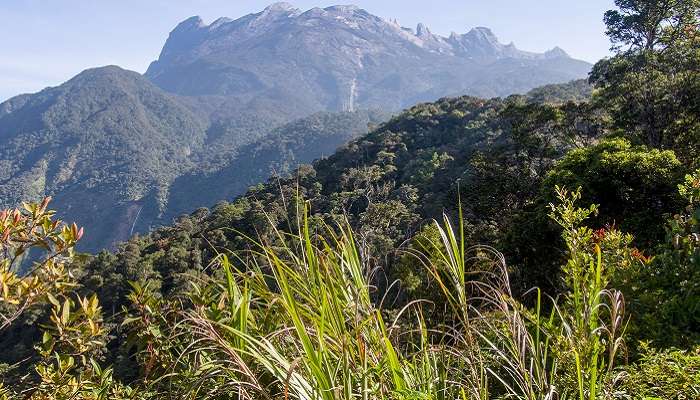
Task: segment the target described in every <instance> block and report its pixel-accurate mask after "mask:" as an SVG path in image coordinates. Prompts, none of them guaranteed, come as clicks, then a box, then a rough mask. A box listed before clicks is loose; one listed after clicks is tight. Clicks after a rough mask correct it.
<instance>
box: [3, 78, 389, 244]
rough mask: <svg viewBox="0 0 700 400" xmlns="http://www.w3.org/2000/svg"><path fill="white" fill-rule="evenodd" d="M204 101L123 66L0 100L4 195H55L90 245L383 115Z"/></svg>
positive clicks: (125, 234)
mask: <svg viewBox="0 0 700 400" xmlns="http://www.w3.org/2000/svg"><path fill="white" fill-rule="evenodd" d="M202 102H203V100H202V99H191V98H183V97H180V96H176V95H172V94H168V93H166V92H164V91H162V90H161V89H159V88H158V87H156V86H155V85H153V84H152V83H151V82H149V81H148V80H147V79H145V78H144V77H143V76H141V75H139V74H137V73H134V72H131V71H125V70H122V69H120V68H118V67H104V68H98V69H93V70H87V71H85V72H83V73H81V74H80V75H78V76H76V77H75V78H73V79H72V80H70V81H68V82H66V83H65V84H63V85H61V86H59V87H55V88H49V89H46V90H44V91H42V92H40V93H37V94H34V95H24V96H20V97H16V98H13V99H10V100H9V101H7V102H5V103H2V104H0V202H1V203H2V205H3V206H15V205H17V204H18V202H20V201H23V200H37V199H40V198H42V197H43V196H47V195H51V196H53V197H54V205H55V206H56V207H57V209H59V210H61V212H62V214H61V218H64V219H67V220H74V221H76V222H77V223H79V224H80V225H83V226H85V228H86V231H87V232H88V233H89V235H88V238H87V240H86V241H84V243H83V244H82V247H81V249H80V250H82V251H97V250H100V249H102V248H109V247H112V246H114V245H115V244H116V243H118V242H121V241H124V240H126V239H128V238H129V237H130V236H131V235H132V234H134V233H144V232H148V231H149V230H150V229H152V228H153V227H155V226H159V225H161V224H167V223H169V222H171V221H172V218H174V217H177V216H179V215H180V214H182V213H189V212H191V211H193V210H195V209H196V208H197V207H200V206H202V205H211V204H214V203H216V202H217V201H219V200H221V199H224V198H231V197H234V196H237V195H240V194H242V193H243V192H245V190H246V189H247V188H248V187H249V186H251V185H253V184H255V183H258V182H260V181H264V180H266V179H267V178H268V177H269V176H270V174H271V173H272V172H273V171H278V172H280V173H284V172H286V171H287V170H290V169H293V168H295V167H296V166H297V165H298V164H299V163H304V162H311V161H313V160H314V159H316V158H318V157H320V156H322V155H324V154H331V153H333V151H334V150H335V149H336V148H337V147H339V146H341V145H342V144H344V143H345V142H347V141H348V140H350V139H351V138H353V137H355V136H357V135H360V134H364V133H366V132H367V129H368V128H367V127H368V124H370V123H378V122H381V121H382V120H383V119H384V118H386V117H385V116H383V115H381V114H377V113H369V112H364V111H359V112H354V113H340V114H335V113H324V114H319V115H313V116H310V117H308V118H306V119H300V120H296V121H293V122H290V123H288V124H282V123H281V122H280V121H284V120H285V119H272V118H267V117H265V116H255V115H249V116H248V118H246V117H245V114H242V115H239V116H238V117H237V118H231V119H224V118H221V119H212V117H210V115H211V113H210V111H209V110H208V109H206V107H203V106H202Z"/></svg>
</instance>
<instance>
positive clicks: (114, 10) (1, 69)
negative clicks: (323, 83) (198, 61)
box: [0, 0, 613, 101]
mask: <svg viewBox="0 0 700 400" xmlns="http://www.w3.org/2000/svg"><path fill="white" fill-rule="evenodd" d="M272 2H273V0H267V1H261V0H0V101H4V100H6V99H8V98H10V97H12V96H15V95H18V94H21V93H33V92H37V91H39V90H41V89H43V88H45V87H47V86H57V85H59V84H61V83H63V82H65V81H66V80H68V79H70V78H71V77H72V76H74V75H76V74H78V73H79V72H80V71H82V70H84V69H87V68H92V67H99V66H104V65H111V64H114V65H119V66H121V67H122V68H126V69H130V70H134V71H137V72H140V73H143V72H145V71H146V69H147V68H148V65H149V63H150V62H151V61H153V60H155V59H157V58H158V54H159V53H160V50H161V48H162V47H163V44H164V43H165V40H166V39H167V37H168V33H169V32H170V31H171V30H172V29H173V28H174V27H175V26H176V25H177V24H178V23H179V22H181V21H182V20H184V19H186V18H188V17H191V16H193V15H199V16H201V17H202V18H203V19H204V21H205V22H207V23H210V22H212V21H213V20H215V19H217V18H219V17H229V18H238V17H241V16H243V15H246V14H249V13H254V12H259V11H261V10H262V9H263V8H265V7H266V6H267V5H269V4H270V3H272ZM289 2H290V3H292V4H294V5H295V6H297V7H298V8H301V9H304V10H306V9H310V8H313V7H326V6H330V5H334V4H339V3H340V4H348V3H350V4H355V5H358V6H360V7H362V8H364V9H366V10H367V11H369V12H371V13H373V14H375V15H378V16H380V17H384V18H387V19H394V18H396V19H397V20H398V21H399V23H400V24H401V25H403V26H407V27H412V28H415V26H416V25H417V24H418V23H419V22H422V23H424V24H426V25H427V26H428V27H429V28H430V29H431V31H432V32H433V33H437V34H441V35H444V36H447V35H449V34H450V32H452V31H454V32H458V33H464V32H467V31H468V30H469V29H471V28H472V27H475V26H486V27H489V28H491V29H492V30H493V31H494V33H495V34H496V35H497V36H498V37H499V39H500V40H501V42H503V43H509V42H511V41H512V42H515V44H516V45H517V46H518V47H519V48H520V49H522V50H529V51H539V52H541V51H545V50H548V49H551V48H552V47H554V46H560V47H562V48H563V49H564V50H566V51H567V52H568V53H569V54H571V55H572V56H573V57H575V58H578V59H582V60H586V61H589V62H595V61H597V60H599V59H600V58H602V57H605V56H606V55H608V54H609V53H608V49H609V47H610V44H609V42H608V40H607V38H606V37H605V35H604V31H605V28H604V26H603V23H602V19H603V13H604V12H605V11H606V10H608V9H611V8H613V0H354V1H353V0H336V1H322V0H289Z"/></svg>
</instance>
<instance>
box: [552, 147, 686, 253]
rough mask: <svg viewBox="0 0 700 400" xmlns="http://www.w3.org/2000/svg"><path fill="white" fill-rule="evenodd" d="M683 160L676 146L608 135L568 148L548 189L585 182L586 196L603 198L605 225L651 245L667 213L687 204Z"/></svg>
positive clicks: (593, 199)
mask: <svg viewBox="0 0 700 400" xmlns="http://www.w3.org/2000/svg"><path fill="white" fill-rule="evenodd" d="M681 172H682V164H681V163H680V161H678V159H677V158H676V156H675V154H674V153H673V152H672V151H660V150H655V149H649V148H647V147H645V146H632V145H631V144H630V143H629V142H628V141H626V140H624V139H614V140H605V141H603V142H601V143H599V144H597V145H595V146H590V147H586V148H583V149H577V150H574V151H572V152H570V153H568V154H567V155H566V156H565V157H563V158H562V159H561V160H560V161H558V162H557V164H556V165H555V166H554V167H553V168H552V169H551V170H550V171H549V172H548V174H547V178H546V179H545V181H544V183H543V190H544V191H545V193H544V194H545V195H546V194H547V193H549V191H551V188H553V187H555V186H557V185H559V186H566V187H579V186H580V187H582V188H583V193H585V197H584V201H585V202H587V203H594V204H600V206H601V208H600V214H599V219H598V221H599V225H601V226H604V225H609V226H618V227H620V228H621V229H622V230H624V231H625V232H630V233H632V234H633V235H634V236H635V238H636V242H637V243H638V244H639V245H641V246H643V247H645V248H648V247H649V246H650V245H653V244H655V243H658V242H660V241H662V240H663V236H664V234H663V229H662V226H663V222H664V218H665V215H668V214H671V213H673V212H675V211H676V210H678V209H679V208H680V206H681V201H680V198H679V197H678V195H677V190H676V187H675V185H676V182H678V181H679V180H680V177H681V176H682V175H681Z"/></svg>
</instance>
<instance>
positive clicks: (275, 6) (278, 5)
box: [264, 1, 297, 12]
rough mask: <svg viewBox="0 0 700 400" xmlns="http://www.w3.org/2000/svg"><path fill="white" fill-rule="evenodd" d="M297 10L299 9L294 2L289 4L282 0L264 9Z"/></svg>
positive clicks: (278, 10) (270, 10) (268, 10)
mask: <svg viewBox="0 0 700 400" xmlns="http://www.w3.org/2000/svg"><path fill="white" fill-rule="evenodd" d="M296 10H297V8H296V7H294V6H293V5H292V4H289V3H287V2H284V1H280V2H278V3H273V4H270V5H269V6H267V7H266V8H265V10H264V11H267V12H286V11H296Z"/></svg>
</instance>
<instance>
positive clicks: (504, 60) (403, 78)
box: [0, 3, 591, 251]
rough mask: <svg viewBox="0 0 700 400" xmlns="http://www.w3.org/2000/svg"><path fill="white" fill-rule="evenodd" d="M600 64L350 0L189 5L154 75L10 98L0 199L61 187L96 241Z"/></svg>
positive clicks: (1, 147) (104, 76)
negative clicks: (382, 132)
mask: <svg viewBox="0 0 700 400" xmlns="http://www.w3.org/2000/svg"><path fill="white" fill-rule="evenodd" d="M590 67H591V66H590V64H588V63H585V62H583V61H578V60H574V59H572V58H571V57H569V56H568V55H567V54H566V53H565V52H564V51H563V50H561V49H558V48H555V49H553V50H551V51H549V52H546V53H544V54H536V53H530V52H526V51H522V50H519V49H517V48H516V47H515V46H514V45H512V44H510V45H505V44H502V43H500V42H499V41H498V40H497V38H496V36H495V35H494V34H493V33H492V32H491V31H490V30H489V29H487V28H475V29H473V30H471V31H469V32H468V33H466V34H463V35H462V34H453V35H451V36H450V37H447V38H445V37H441V36H438V35H434V34H432V33H431V32H430V30H429V29H428V28H427V27H425V26H423V25H419V26H418V27H417V29H416V30H415V31H414V30H412V29H408V28H405V27H401V26H400V25H399V24H398V23H396V22H395V21H387V20H384V19H382V18H379V17H376V16H374V15H372V14H370V13H368V12H366V11H364V10H361V9H359V8H357V7H353V6H335V7H329V8H325V9H320V8H314V9H311V10H308V11H301V10H298V9H296V8H294V7H293V6H291V5H289V4H287V3H277V4H274V5H272V6H270V7H268V8H266V9H265V10H264V11H262V12H260V13H257V14H251V15H247V16H244V17H242V18H239V19H236V20H231V19H227V18H221V19H219V20H216V21H215V22H213V23H212V24H210V25H206V24H204V23H203V21H202V20H201V19H200V18H198V17H193V18H190V19H187V20H186V21H183V22H182V23H181V24H179V25H178V26H177V27H176V28H175V29H174V30H173V32H172V33H171V34H170V37H169V38H168V40H167V42H166V43H165V45H164V47H163V51H162V53H161V54H160V56H159V58H158V60H157V61H154V62H153V63H152V64H151V66H150V67H149V69H148V71H147V72H146V73H145V75H140V74H137V73H134V72H130V71H125V70H123V69H121V68H119V67H115V66H110V67H103V68H98V69H93V70H87V71H85V72H83V73H81V74H79V75H77V76H76V77H75V78H73V79H71V80H70V81H68V82H66V83H64V84H63V85H61V86H58V87H55V88H48V89H45V90H43V91H41V92H39V93H37V94H33V95H22V96H17V97H15V98H13V99H10V100H8V101H6V102H4V103H2V104H0V203H2V205H8V206H9V205H14V204H16V203H17V202H18V201H20V200H21V199H37V198H39V197H42V196H44V195H52V196H54V198H55V199H56V200H55V201H56V204H55V207H56V208H58V209H60V210H63V211H64V215H62V217H64V218H66V219H69V220H76V221H77V222H78V223H79V224H81V225H84V226H86V229H87V231H88V232H89V233H90V234H89V235H86V237H87V238H89V241H88V242H86V243H84V244H83V245H84V246H85V247H84V248H83V250H90V251H94V250H97V249H100V248H104V247H109V246H111V245H113V244H114V243H116V242H118V241H121V240H125V239H126V238H128V237H129V236H130V235H131V234H132V233H134V232H145V231H147V230H148V229H150V228H151V227H152V226H154V225H158V224H161V223H167V222H169V221H170V219H172V218H173V217H175V216H177V215H179V214H180V213H184V212H190V211H192V210H193V209H195V208H197V207H199V206H209V205H211V204H213V203H215V202H216V201H218V200H220V199H222V197H232V196H235V195H237V194H240V193H242V192H243V191H244V190H245V189H246V187H247V186H249V185H252V184H255V183H256V182H260V181H263V180H265V179H266V178H267V177H268V176H269V175H270V174H271V173H272V172H273V171H277V172H279V173H284V172H285V171H286V170H288V169H289V168H293V167H294V166H296V165H298V164H299V163H305V162H310V161H312V160H314V159H316V158H318V157H321V156H324V155H329V154H330V153H332V152H333V150H334V149H335V148H337V147H338V146H341V145H342V144H343V143H346V142H347V141H348V140H349V139H351V138H353V137H356V136H358V135H361V134H363V133H366V132H367V129H368V128H367V127H368V125H369V124H377V123H379V122H381V121H383V120H385V119H386V118H387V116H388V115H389V113H391V112H395V111H398V110H400V109H402V108H405V107H407V106H411V105H413V104H415V103H418V102H422V101H430V100H435V99H437V98H439V97H443V96H452V95H461V94H471V95H477V96H482V97H491V96H505V95H509V94H512V93H523V92H526V91H528V90H530V89H532V88H535V87H537V86H541V85H544V84H548V83H558V82H566V81H570V80H572V79H577V78H582V77H585V76H586V74H587V73H588V71H589V70H590ZM37 177H39V178H37ZM86 210H90V212H85V211H86Z"/></svg>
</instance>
